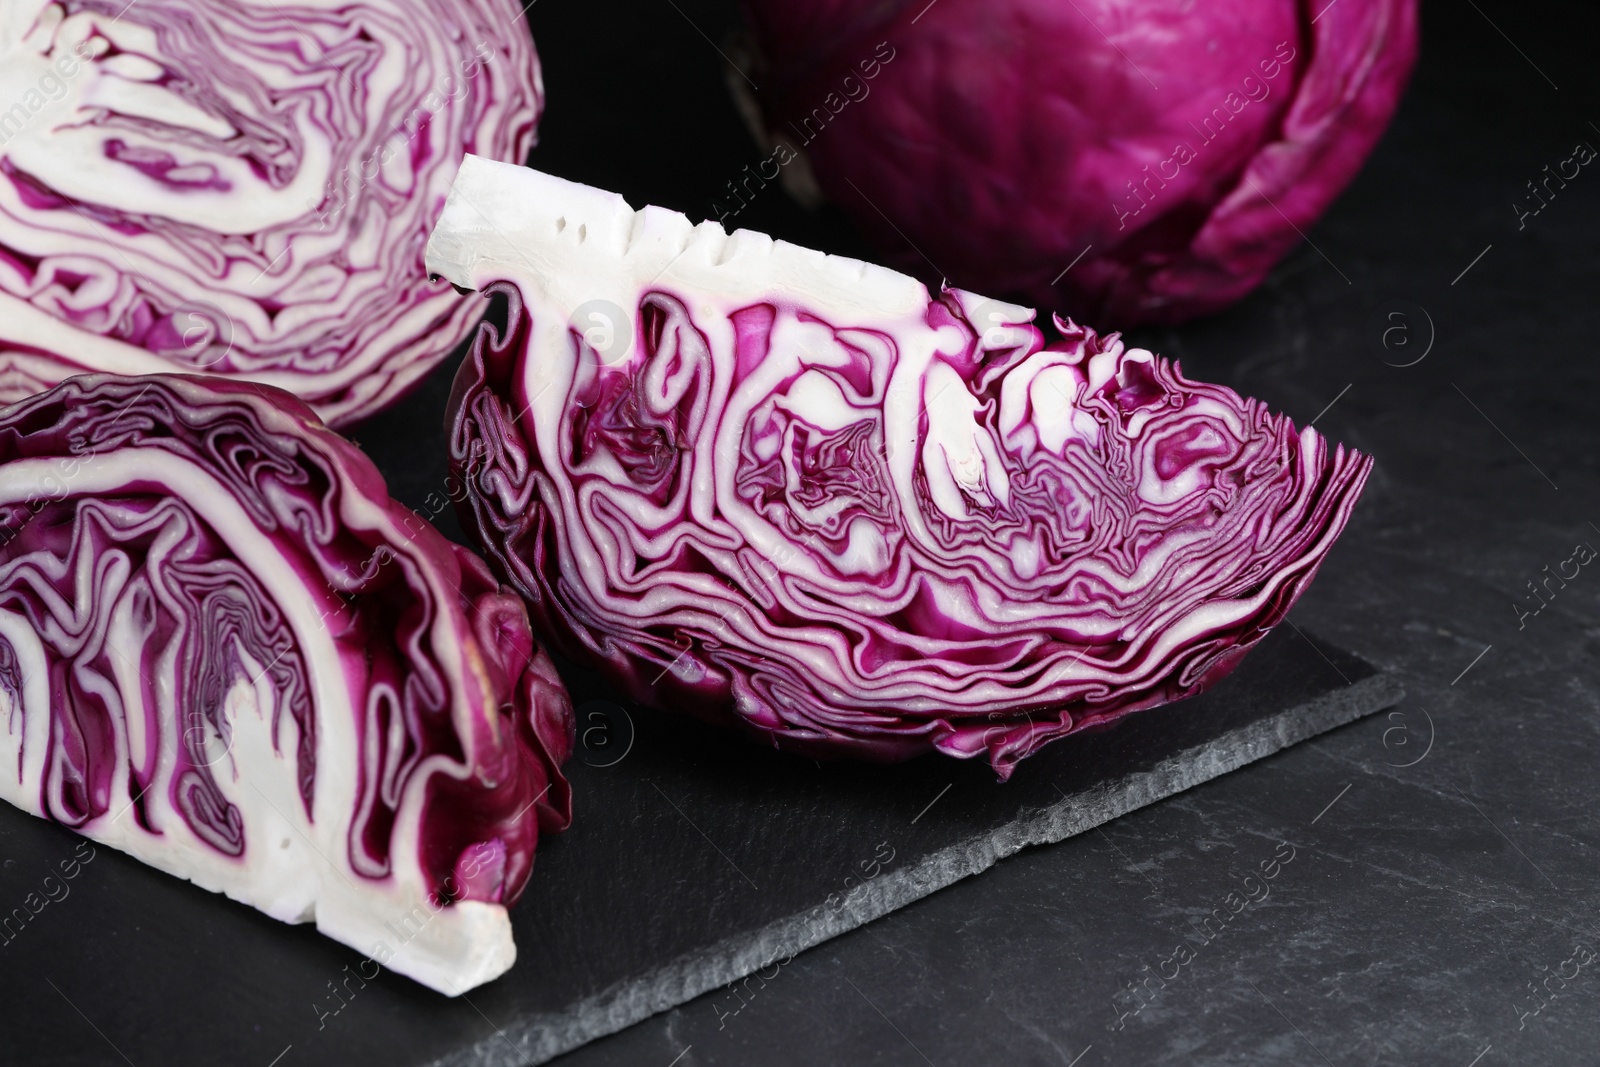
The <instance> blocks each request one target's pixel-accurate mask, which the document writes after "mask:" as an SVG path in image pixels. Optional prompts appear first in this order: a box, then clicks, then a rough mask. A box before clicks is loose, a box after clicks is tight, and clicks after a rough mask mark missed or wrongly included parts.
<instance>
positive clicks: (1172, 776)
mask: <svg viewBox="0 0 1600 1067" xmlns="http://www.w3.org/2000/svg"><path fill="white" fill-rule="evenodd" d="M1404 697H1405V690H1404V689H1402V688H1401V686H1400V683H1399V681H1398V680H1397V679H1396V678H1394V677H1393V676H1392V675H1390V674H1389V673H1387V672H1380V673H1378V674H1375V675H1372V676H1370V677H1368V678H1363V679H1362V680H1360V681H1358V682H1356V683H1354V684H1352V685H1350V686H1348V687H1347V688H1344V689H1338V690H1335V691H1334V692H1331V693H1326V694H1323V695H1322V696H1320V697H1317V698H1315V699H1313V700H1311V701H1309V702H1307V703H1305V704H1301V705H1299V706H1297V707H1294V708H1290V709H1288V710H1286V711H1283V712H1280V713H1278V714H1277V715H1273V716H1271V717H1270V718H1266V719H1259V720H1257V721H1256V722H1254V723H1251V724H1250V725H1248V726H1244V727H1241V728H1239V729H1238V730H1235V731H1233V732H1231V733H1227V734H1223V735H1221V736H1220V737H1216V738H1213V739H1211V740H1210V741H1207V742H1205V743H1203V744H1200V745H1196V746H1194V747H1192V748H1189V749H1184V750H1182V751H1180V752H1177V753H1175V754H1174V755H1171V756H1168V757H1167V758H1166V759H1164V760H1162V761H1161V762H1160V763H1158V764H1157V765H1156V766H1155V767H1154V768H1152V769H1151V770H1149V771H1144V772H1141V773H1139V774H1135V775H1131V776H1129V777H1127V778H1124V779H1121V780H1119V781H1117V782H1115V783H1107V784H1104V785H1101V786H1098V787H1096V788H1095V789H1092V790H1090V791H1088V792H1085V793H1080V794H1078V795H1076V796H1072V797H1068V798H1066V799H1063V800H1062V801H1061V802H1059V803H1057V804H1053V805H1051V806H1049V807H1047V808H1041V809H1036V810H1034V811H1031V812H1024V813H1022V814H1021V815H1020V816H1019V817H1018V818H1017V819H1015V820H1014V821H1012V822H1010V823H1008V824H1006V825H1005V826H1003V827H1001V828H999V829H998V830H995V831H994V832H992V833H987V834H979V835H977V836H975V837H972V838H969V839H968V840H966V841H964V842H961V843H959V844H955V845H951V846H949V847H947V848H944V849H941V850H940V851H938V852H935V853H932V854H931V855H928V856H926V857H924V858H923V859H922V861H921V862H919V863H917V864H915V865H914V866H911V867H907V868H904V869H901V870H896V871H889V872H887V873H885V874H882V875H879V876H878V877H877V878H875V879H874V880H872V881H871V882H865V883H862V884H860V885H858V886H856V887H855V888H854V889H852V890H851V891H850V892H849V893H848V894H846V896H845V898H844V902H843V904H842V905H841V907H840V908H839V909H838V910H837V911H836V912H834V913H833V914H831V915H827V916H825V917H824V918H823V919H822V920H821V921H813V920H811V919H809V918H808V917H807V916H805V915H795V916H790V917H788V918H785V919H781V920H779V921H777V922H775V923H772V924H771V925H769V926H767V927H765V928H763V929H761V930H759V931H757V932H755V933H754V934H742V935H738V936H735V937H730V938H728V939H727V940H725V941H722V942H719V943H718V944H716V945H714V946H712V947H711V948H709V949H705V950H703V951H699V952H691V953H688V954H686V955H684V956H680V957H679V958H678V959H676V960H674V961H672V962H671V963H669V964H666V965H664V966H662V967H659V968H657V969H656V970H655V971H653V972H651V973H649V974H647V975H645V976H643V977H641V978H635V979H632V980H629V981H626V982H622V983H619V984H618V985H616V986H613V987H612V988H611V989H608V990H606V991H604V992H602V993H599V994H596V995H595V996H593V997H590V998H589V999H587V1000H584V1001H581V1002H579V1004H578V1005H577V1006H576V1007H574V1008H573V1009H572V1010H570V1011H566V1012H561V1013H559V1014H550V1015H540V1016H534V1017H532V1018H529V1019H524V1020H520V1021H518V1022H515V1023H512V1024H510V1026H509V1027H507V1028H506V1029H504V1030H502V1029H499V1028H497V1029H496V1035H495V1036H494V1037H487V1038H484V1039H483V1040H482V1041H479V1042H478V1043H477V1044H475V1045H473V1046H471V1047H470V1048H466V1049H462V1050H460V1051H458V1052H454V1053H450V1054H447V1055H445V1056H443V1057H440V1058H439V1059H437V1060H434V1061H433V1063H432V1064H431V1065H430V1067H504V1065H506V1064H507V1063H519V1064H541V1063H547V1062H549V1061H550V1060H552V1059H554V1058H555V1057H557V1056H559V1055H561V1054H562V1053H564V1052H570V1051H572V1050H573V1049H575V1048H579V1047H580V1046H582V1045H586V1044H588V1043H589V1042H591V1041H594V1040H597V1039H599V1038H602V1037H605V1036H607V1035H609V1034H614V1033H616V1032H618V1031H619V1030H624V1029H626V1028H627V1027H629V1026H632V1025H633V1024H634V1023H637V1022H641V1021H643V1020H644V1019H647V1018H649V1017H650V1016H651V1015H654V1014H656V1013H657V1012H662V1011H666V1010H668V1009H670V1008H674V1007H677V1006H678V1005H680V1004H685V1003H687V1002H688V1001H691V1000H693V999H695V998H696V997H698V996H700V995H701V994H704V993H709V992H711V991H712V990H714V989H718V988H721V987H723V986H726V985H728V984H730V983H732V982H736V981H739V980H740V979H742V978H746V977H748V976H750V975H752V974H755V973H756V972H757V971H758V970H763V969H765V968H767V967H770V966H771V965H772V964H773V963H774V962H776V961H779V960H787V959H789V958H792V957H793V956H794V955H796V954H797V953H799V952H802V951H804V950H806V949H808V948H814V947H815V946H817V945H820V944H822V943H823V942H825V941H828V940H830V939H832V938H835V937H838V936H839V935H840V934H843V933H847V932H849V931H850V930H854V929H855V928H857V927H859V926H863V925H865V924H866V923H869V922H871V921H872V920H874V919H877V918H879V917H881V916H883V915H887V914H888V913H889V912H891V911H894V910H896V909H897V908H902V907H904V906H906V905H907V904H910V903H913V902H914V901H917V900H920V899H921V898H923V897H925V896H928V895H929V894H931V893H933V892H935V891H936V890H939V889H943V888H944V887H945V886H947V885H950V884H952V883H954V882H956V881H959V880H960V879H962V878H965V877H967V876H969V875H973V874H978V873H979V872H981V871H984V870H987V869H988V868H989V867H992V866H993V865H994V864H995V863H996V862H998V861H999V860H1002V859H1004V858H1006V857H1007V856H1010V855H1013V854H1014V853H1016V852H1019V851H1021V850H1022V849H1024V848H1027V847H1028V846H1030V845H1044V844H1053V843H1055V842H1057V841H1064V840H1066V839H1067V838H1069V837H1073V836H1076V835H1078V834H1081V833H1084V832H1085V831H1088V830H1092V829H1094V828H1095V827H1097V826H1100V825H1102V824H1104V823H1107V822H1110V821H1111V820H1113V819H1115V818H1117V817H1119V816H1121V815H1126V814H1127V813H1128V812H1130V811H1133V810H1135V809H1137V808H1141V807H1144V806H1145V805H1147V804H1153V803H1155V802H1156V801H1158V800H1164V799H1166V798H1167V797H1170V796H1174V795H1176V794H1178V793H1181V792H1183V791H1185V790H1187V789H1192V788H1194V787H1195V786H1197V785H1202V784H1204V783H1205V782H1208V781H1210V780H1211V779H1213V778H1217V777H1220V776H1221V775H1224V774H1227V773H1228V772H1229V771H1232V770H1237V769H1238V768H1240V767H1243V766H1245V765H1246V764H1249V763H1253V762H1255V761H1256V760H1259V759H1264V758H1265V757H1267V756H1270V755H1272V754H1273V753H1276V752H1280V751H1282V750H1283V749H1285V748H1288V747H1289V746H1291V745H1295V744H1299V743H1300V742H1301V741H1306V740H1309V739H1310V738H1312V737H1315V736H1317V735H1318V734H1322V733H1326V732H1327V731H1329V730H1332V729H1335V728H1337V727H1340V726H1345V725H1347V724H1349V723H1352V722H1355V721H1356V720H1357V719H1361V718H1364V717H1365V716H1368V715H1371V714H1373V713H1375V712H1378V711H1381V710H1382V709H1384V708H1387V707H1393V706H1394V705H1395V704H1397V703H1399V702H1400V701H1401V700H1402V699H1404ZM1223 753H1226V755H1224V754H1223ZM528 964H529V965H537V963H536V961H533V960H530V961H528ZM491 1025H493V1024H492V1023H491ZM508 1053H511V1055H512V1058H511V1059H508V1058H507V1054H508Z"/></svg>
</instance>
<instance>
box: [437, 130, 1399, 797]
mask: <svg viewBox="0 0 1600 1067" xmlns="http://www.w3.org/2000/svg"><path fill="white" fill-rule="evenodd" d="M428 263H429V266H430V267H431V269H433V270H435V271H437V272H438V273H440V274H442V275H443V276H444V277H446V278H448V279H449V280H450V281H452V282H454V283H455V284H457V285H460V286H464V287H470V288H476V289H484V290H489V291H497V292H501V293H504V294H506V295H507V296H508V297H509V300H510V316H511V318H510V328H509V332H508V333H507V335H506V336H504V337H499V336H497V335H496V334H495V333H494V332H493V331H492V330H490V329H489V328H488V327H485V332H484V333H481V334H480V335H479V337H478V339H477V341H476V344H475V347H474V349H473V352H472V356H471V358H470V359H469V361H468V362H467V363H466V364H464V365H463V368H462V370H461V373H460V375H459V377H458V378H457V382H456V390H455V395H454V397H453V398H452V405H453V409H454V415H453V427H452V431H451V433H452V439H451V462H452V464H453V467H454V469H455V471H456V473H457V476H458V477H460V478H461V479H462V481H463V483H464V484H465V485H466V486H467V493H466V500H465V504H464V518H465V521H467V522H468V523H469V524H470V525H472V526H474V527H476V529H477V531H478V533H479V535H480V537H481V539H482V541H483V544H484V546H485V550H486V552H487V554H488V555H489V558H490V559H491V561H492V562H493V564H494V565H495V566H496V567H497V568H499V570H500V571H501V573H503V574H504V575H505V576H506V578H507V580H508V581H509V582H510V583H511V584H512V585H514V586H515V587H516V588H517V589H519V590H520V591H521V592H522V594H523V595H524V597H526V598H527V599H528V601H529V603H530V611H531V614H532V617H533V620H534V624H535V626H536V628H538V629H539V630H540V631H541V632H542V633H544V634H547V635H548V636H549V637H550V639H551V640H552V641H554V642H557V643H558V644H559V647H561V648H562V649H563V650H565V651H566V652H567V653H568V654H570V655H572V656H574V657H581V658H583V659H585V660H587V661H589V662H591V663H594V664H597V665H599V666H600V667H602V668H603V669H605V670H607V671H608V672H609V673H610V674H611V676H612V677H614V678H615V679H616V680H617V681H618V682H619V683H620V684H621V685H622V686H623V687H624V688H625V689H626V690H627V691H628V693H629V694H630V695H631V696H632V697H634V698H635V699H637V700H640V701H643V702H646V703H650V704H655V705H660V706H666V707H675V708H680V709H683V710H687V711H690V712H693V713H696V714H699V715H702V716H704V717H706V718H709V719H711V720H713V721H717V722H723V723H730V724H737V725H740V726H742V727H744V728H746V729H748V730H750V731H753V732H754V733H756V734H757V735H759V736H761V737H762V738H764V739H766V740H768V741H770V742H771V743H772V744H774V745H777V746H779V747H782V748H786V749H791V750H794V751H797V752H802V753H807V754H823V753H828V754H843V755H851V756H862V757H869V758H879V759H898V758H903V757H907V756H911V755H914V754H917V753H920V752H924V751H927V750H929V749H937V750H939V751H941V752H944V753H947V754H949V755H953V756H960V757H971V756H977V755H985V756H987V757H988V759H989V760H990V761H991V762H992V763H993V765H994V767H995V768H996V770H997V771H998V772H999V773H1000V774H1001V776H1002V777H1004V776H1006V775H1008V774H1009V773H1010V771H1011V769H1012V767H1013V766H1014V764H1015V763H1016V761H1017V760H1018V759H1020V758H1021V757H1023V756H1025V755H1027V754H1029V753H1031V752H1033V751H1035V750H1037V749H1038V748H1039V747H1040V746H1041V745H1043V744H1045V743H1046V742H1047V741H1050V740H1052V739H1054V738H1057V737H1062V736H1064V735H1066V734H1070V733H1072V732H1074V731H1077V730H1082V729H1085V728H1088V727H1091V726H1095V725H1097V724H1101V723H1106V722H1109V721H1111V720H1113V719H1116V718H1117V717H1119V716H1121V715H1124V714H1126V713H1128V712H1130V711H1133V710H1135V709H1139V708H1148V707H1152V706H1154V705H1157V704H1163V703H1166V702H1168V701H1172V700H1177V699H1180V698H1182V697H1185V696H1189V695H1192V694H1194V693H1197V692H1199V691H1201V690H1202V689H1204V688H1206V687H1207V686H1209V685H1211V684H1212V683H1214V682H1216V681H1217V680H1218V679H1220V678H1221V677H1223V676H1224V675H1225V674H1227V673H1228V672H1229V671H1230V670H1231V669H1232V668H1233V667H1234V665H1235V664H1237V663H1238V662H1239V660H1240V658H1241V657H1242V656H1243V655H1244V653H1245V652H1246V650H1248V649H1249V648H1250V647H1251V646H1252V645H1254V644H1255V643H1256V642H1257V641H1259V640H1260V639H1261V638H1262V636H1263V635H1264V634H1265V633H1266V632H1267V631H1268V630H1269V629H1270V628H1271V627H1272V626H1273V625H1274V624H1275V623H1277V622H1278V621H1279V620H1281V619H1282V618H1283V617H1284V614H1285V613H1286V612H1287V611H1288V610H1289V607H1290V605H1292V604H1293V603H1294V601H1295V598H1296V597H1297V596H1298V595H1299V594H1300V592H1301V591H1302V590H1303V589H1304V588H1305V587H1306V584H1307V583H1308V582H1309V581H1310V580H1311V578H1312V576H1313V575H1314V574H1315V572H1316V570H1317V567H1318V565H1319V564H1320V563H1321V562H1322V559H1323V558H1324V556H1325V555H1326V554H1327V552H1328V550H1329V548H1330V547H1331V546H1332V545H1333V543H1334V540H1335V538H1336V537H1337V536H1338V533H1339V531H1340V530H1341V528H1342V527H1343V526H1344V524H1345V521H1346V519H1347V518H1348V516H1349V514H1350V511H1351V508H1352V507H1353V506H1354V504H1355V501H1356V498H1357V496H1358V495H1359V493H1360V490H1361V486H1362V484H1363V482H1364V480H1365V478H1366V475H1367V472H1368V469H1369V467H1370V460H1368V459H1367V458H1366V457H1364V456H1361V455H1359V454H1357V453H1356V452H1353V451H1349V450H1346V449H1345V448H1343V447H1331V446H1330V445H1329V444H1328V443H1327V442H1326V441H1325V440H1324V439H1323V438H1322V437H1320V436H1319V435H1317V434H1316V433H1315V432H1314V431H1313V430H1311V429H1310V428H1309V427H1307V428H1305V429H1303V430H1296V429H1295V428H1294V426H1293V425H1292V424H1291V423H1290V422H1289V420H1288V419H1286V418H1283V417H1281V416H1276V415H1273V414H1271V413H1270V412H1268V411H1267V410H1266V409H1265V407H1264V406H1263V405H1262V404H1260V403H1259V402H1257V401H1254V400H1247V399H1244V398H1242V397H1240V396H1239V395H1238V394H1236V393H1234V392H1232V391H1231V390H1229V389H1226V388H1223V387H1221V386H1215V385H1207V384H1204V383H1200V382H1193V381H1189V380H1188V379H1186V378H1184V377H1183V376H1182V375H1181V374H1180V373H1179V371H1178V368H1177V367H1176V366H1175V365H1173V364H1170V363H1168V362H1167V361H1166V360H1163V359H1160V358H1158V357H1156V356H1154V355H1152V354H1151V353H1149V352H1147V351H1144V350H1142V349H1137V348H1135V349H1129V348H1126V347H1125V346H1124V345H1123V343H1122V341H1121V340H1120V339H1119V338H1118V337H1117V336H1116V335H1111V336H1109V337H1103V338H1102V337H1099V336H1097V335H1096V334H1095V333H1094V332H1093V331H1090V330H1087V329H1084V328H1082V327H1080V326H1077V325H1074V324H1073V323H1071V322H1064V321H1060V320H1057V324H1056V325H1057V327H1058V328H1059V330H1060V331H1061V334H1062V339H1061V340H1059V341H1057V342H1055V343H1053V344H1049V345H1045V344H1044V343H1043V337H1042V335H1041V333H1040V331H1039V330H1038V329H1036V328H1035V327H1034V326H1033V325H1032V324H1031V320H1032V318H1033V312H1032V311H1030V310H1028V309H1026V308H1022V307H1016V306H1013V305H1007V304H1001V303H996V302H994V301H986V300H984V299H983V298H981V297H978V296H975V295H973V294H971V293H967V292H961V291H958V290H947V291H945V292H944V293H942V294H941V295H940V296H938V297H932V296H930V294H929V293H928V291H927V290H926V289H925V288H924V287H923V286H922V284H921V283H919V282H917V281H915V280H914V279H911V278H908V277H905V276H903V275H900V274H896V273H894V272H892V271H889V270H885V269H883V268H880V267H875V266H871V265H869V264H866V263H860V262H856V261H853V260H848V259H841V258H836V257H832V256H825V255H823V254H822V253H820V252H814V251H810V250H807V249H803V248H798V247H795V246H793V245H789V244H785V243H783V242H781V241H773V240H772V239H771V238H768V237H765V236H763V235H761V234H757V233H751V232H748V231H740V232H738V233H735V234H733V235H732V236H729V235H727V234H725V233H724V232H723V231H722V230H721V228H720V227H718V226H717V225H716V224H715V223H711V222H707V223H702V224H701V225H699V226H691V225H690V223H689V221H688V220H687V219H685V218H684V217H683V216H682V215H679V214H676V213H674V212H671V211H665V210H663V209H660V208H655V207H646V208H644V209H643V210H642V211H639V212H634V211H632V210H630V209H629V208H628V205H627V204H626V203H624V202H623V201H622V199H621V198H620V197H618V196H616V195H614V194H610V193H606V192H602V191H600V190H598V189H592V188H588V187H585V186H581V185H575V184H573V183H570V182H566V181H562V180H560V179H558V178H553V177H550V176H548V175H544V174H540V173H538V172H536V171H532V170H528V169H525V168H520V167H510V166H506V165H503V164H498V163H493V162H489V161H486V160H479V159H474V158H470V157H469V158H468V159H467V161H466V162H465V163H464V164H463V166H462V170H461V174H460V177H459V178H458V179H457V181H456V185H455V188H454V189H453V190H452V193H451V197H450V202H449V204H448V205H447V207H446V209H445V212H444V216H443V218H442V219H441V221H440V224H439V227H438V229H436V230H435V231H434V234H433V237H432V239H431V241H430V243H429V250H428Z"/></svg>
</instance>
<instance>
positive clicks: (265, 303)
mask: <svg viewBox="0 0 1600 1067" xmlns="http://www.w3.org/2000/svg"><path fill="white" fill-rule="evenodd" d="M520 8H521V4H519V3H515V2H514V0H355V2H345V0H337V2H336V0H294V2H288V3H283V4H278V3H273V2H262V0H253V2H243V3H240V2H235V0H138V2H137V3H134V4H125V3H102V2H99V0H60V2H48V0H6V2H5V3H4V4H0V401H3V402H6V403H9V402H11V401H14V400H17V399H20V398H22V397H24V396H28V395H30V394H32V393H34V392H37V391H39V390H41V389H44V388H47V387H49V386H51V385H53V384H55V383H56V382H58V381H60V380H61V379H62V378H64V377H67V376H70V375H73V374H79V373H83V372H86V371H104V372H110V373H119V374H147V373H161V372H172V371H205V372H208V373H213V374H223V375H230V376H236V377H241V378H248V379H251V380H254V381H260V382H265V383H268V384H271V385H276V386H279V387H280V388H283V389H287V390H289V391H290V392H293V393H295V394H296V395H298V396H300V397H301V398H302V399H304V400H306V401H308V402H309V403H310V404H312V406H313V407H315V408H316V409H317V411H318V412H319V413H320V414H321V415H322V416H323V417H324V418H326V419H327V420H329V421H330V422H332V423H335V424H340V423H346V422H350V421H353V420H355V419H358V418H360V417H362V416H364V415H368V414H371V413H372V412H374V411H376V410H378V409H379V408H382V407H384V406H385V405H387V404H389V403H391V402H393V401H394V400H395V399H396V398H397V397H399V396H400V395H401V394H402V393H404V392H405V390H406V389H408V388H409V387H410V386H411V385H413V384H414V383H415V382H416V381H417V380H418V379H419V378H420V377H421V376H422V375H423V374H425V373H426V372H427V371H428V370H429V369H430V368H432V367H433V366H435V365H437V364H438V363H439V361H440V360H442V359H443V358H444V357H445V356H446V355H447V354H448V353H449V352H450V350H451V349H452V348H453V347H454V346H455V345H457V344H458V343H459V342H460V341H461V340H462V339H463V338H464V337H466V336H467V334H468V332H469V331H470V330H471V329H472V326H473V322H474V318H473V316H474V315H475V313H476V309H475V308H474V307H473V306H472V305H471V304H469V303H467V302H465V301H463V300H462V299H461V297H460V296H459V295H458V294H456V293H454V292H452V291H451V290H450V288H449V287H448V286H444V285H440V284H438V283H436V282H432V281H430V280H429V279H428V277H427V274H426V271H425V270H424V268H423V263H422V248H423V243H424V241H425V240H426V238H427V235H428V231H429V230H430V229H431V228H432V226H433V223H434V222H435V221H436V219H437V217H438V212H439V210H440V208H441V206H442V205H443V202H444V197H445V194H446V192H447V191H448V189H449V185H450V182H451V180H452V179H453V178H454V176H455V170H456V167H457V166H458V165H459V163H460V161H461V158H462V156H463V154H464V153H466V152H475V153H477V154H480V155H485V156H491V157H493V158H497V159H507V160H514V161H519V162H520V161H521V160H522V159H524V158H526V156H527V153H528V150H529V148H530V147H531V146H532V144H533V139H534V126H535V123H536V121H537V119H538V117H539V112H540V110H541V108H542V106H543V88H542V85H541V82H540V73H539V63H538V58H537V56H536V55H535V53H534V50H533V41H532V39H531V38H530V36H529V33H528V31H527V25H526V21H525V20H524V19H523V18H522V17H521V16H520V15H519V11H520Z"/></svg>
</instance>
